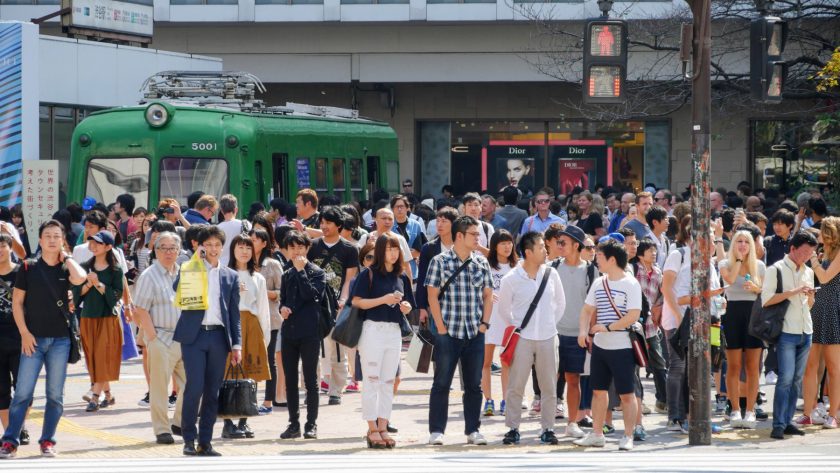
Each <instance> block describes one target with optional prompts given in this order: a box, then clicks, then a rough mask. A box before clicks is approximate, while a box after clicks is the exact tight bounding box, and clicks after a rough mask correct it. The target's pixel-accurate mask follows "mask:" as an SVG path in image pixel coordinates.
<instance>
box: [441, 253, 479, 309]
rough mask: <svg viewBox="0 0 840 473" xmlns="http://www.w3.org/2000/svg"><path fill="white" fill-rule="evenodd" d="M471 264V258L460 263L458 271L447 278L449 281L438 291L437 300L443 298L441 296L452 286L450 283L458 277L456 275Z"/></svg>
mask: <svg viewBox="0 0 840 473" xmlns="http://www.w3.org/2000/svg"><path fill="white" fill-rule="evenodd" d="M471 262H472V258H467V259H466V260H465V261H464V262H463V263H461V266H459V267H458V269H456V270H455V272H454V273H453V274H452V276H449V279H447V280H446V283H445V284H444V285H443V287H442V288H441V289H440V292H439V293H438V300H441V299H442V298H443V294H444V293H446V290H447V289H449V285H450V284H452V281H454V280H455V278H456V277H458V274H460V273H461V271H463V270H464V268H466V267H467V266H468V265H469V264H470V263H471Z"/></svg>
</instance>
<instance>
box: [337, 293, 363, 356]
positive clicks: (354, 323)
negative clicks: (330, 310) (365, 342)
mask: <svg viewBox="0 0 840 473" xmlns="http://www.w3.org/2000/svg"><path fill="white" fill-rule="evenodd" d="M363 314H364V311H363V310H362V309H359V308H358V307H353V305H352V304H350V303H349V302H348V303H346V304H344V308H343V309H341V313H339V314H338V320H336V321H335V328H334V329H333V332H332V338H333V340H335V341H336V342H338V343H339V344H341V345H344V346H346V347H349V348H355V347H356V346H357V345H358V344H359V338H361V336H362V325H363V324H364V322H365V320H364V317H363Z"/></svg>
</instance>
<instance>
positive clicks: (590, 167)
mask: <svg viewBox="0 0 840 473" xmlns="http://www.w3.org/2000/svg"><path fill="white" fill-rule="evenodd" d="M557 168H558V169H559V170H560V171H559V175H558V176H557V179H558V182H559V183H560V190H559V192H560V193H561V194H564V195H569V194H571V193H572V190H573V189H574V188H575V187H580V188H581V189H590V186H593V185H594V184H595V182H596V181H597V180H598V162H597V161H596V160H595V159H591V158H590V159H582V158H560V159H558V160H557Z"/></svg>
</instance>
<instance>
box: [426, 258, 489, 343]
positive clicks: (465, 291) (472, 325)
mask: <svg viewBox="0 0 840 473" xmlns="http://www.w3.org/2000/svg"><path fill="white" fill-rule="evenodd" d="M462 263H463V261H461V259H460V258H459V257H458V255H457V254H456V253H455V250H454V249H451V250H449V251H445V252H443V253H441V254H439V255H437V256H435V257H434V258H432V261H431V262H430V263H429V272H428V274H427V276H426V286H427V287H436V288H438V289H442V288H443V286H444V284H446V281H448V280H449V278H450V277H451V276H452V275H453V274H455V271H457V270H458V268H459V267H460V266H461V264H462ZM485 288H489V289H491V290H492V289H493V280H492V278H491V276H490V265H489V264H488V263H487V260H486V259H484V257H483V256H477V255H475V254H472V255H471V256H470V259H469V264H467V267H466V268H464V270H463V271H461V272H460V273H459V274H458V276H457V277H456V278H455V279H454V280H453V281H452V283H451V284H450V285H449V287H448V288H447V289H446V293H445V294H444V295H443V298H442V299H441V301H440V312H441V315H442V316H443V322H444V324H446V328H447V331H448V332H449V335H450V336H451V337H452V338H458V339H462V340H463V339H472V338H474V337H475V336H476V335H477V334H478V326H479V324H481V319H482V317H483V314H484V289H485Z"/></svg>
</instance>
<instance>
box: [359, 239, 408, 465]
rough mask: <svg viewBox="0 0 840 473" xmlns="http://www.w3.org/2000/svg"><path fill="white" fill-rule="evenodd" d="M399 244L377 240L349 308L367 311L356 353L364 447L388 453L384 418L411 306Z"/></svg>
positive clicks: (391, 398)
mask: <svg viewBox="0 0 840 473" xmlns="http://www.w3.org/2000/svg"><path fill="white" fill-rule="evenodd" d="M402 261H403V255H402V251H401V250H400V241H399V240H398V239H397V238H396V236H395V235H393V234H391V233H385V234H382V235H380V236H379V238H377V239H376V247H375V249H374V262H373V265H372V266H371V267H370V268H366V269H365V270H363V271H362V272H361V274H359V276H358V280H357V281H356V286H355V288H354V290H353V294H352V301H353V306H354V307H357V308H359V309H362V310H364V311H365V322H364V325H363V326H362V336H361V338H360V339H359V353H360V355H361V358H362V366H363V367H364V384H363V385H362V417H363V418H364V420H365V421H367V423H368V432H367V435H366V436H365V441H366V442H367V445H368V448H385V447H387V448H392V447H394V446H395V445H396V442H395V441H394V440H393V439H391V437H390V436H389V435H388V431H387V428H388V419H389V418H390V417H391V408H392V406H393V403H394V391H393V386H394V379H395V377H396V375H397V367H398V366H399V363H400V351H401V349H402V335H401V332H400V324H401V323H402V320H403V318H404V316H405V315H406V314H408V313H409V312H410V311H411V309H412V307H413V305H414V295H413V293H412V291H411V282H410V281H409V279H408V278H407V277H406V276H405V275H404V274H403V270H402V264H401V262H402Z"/></svg>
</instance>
